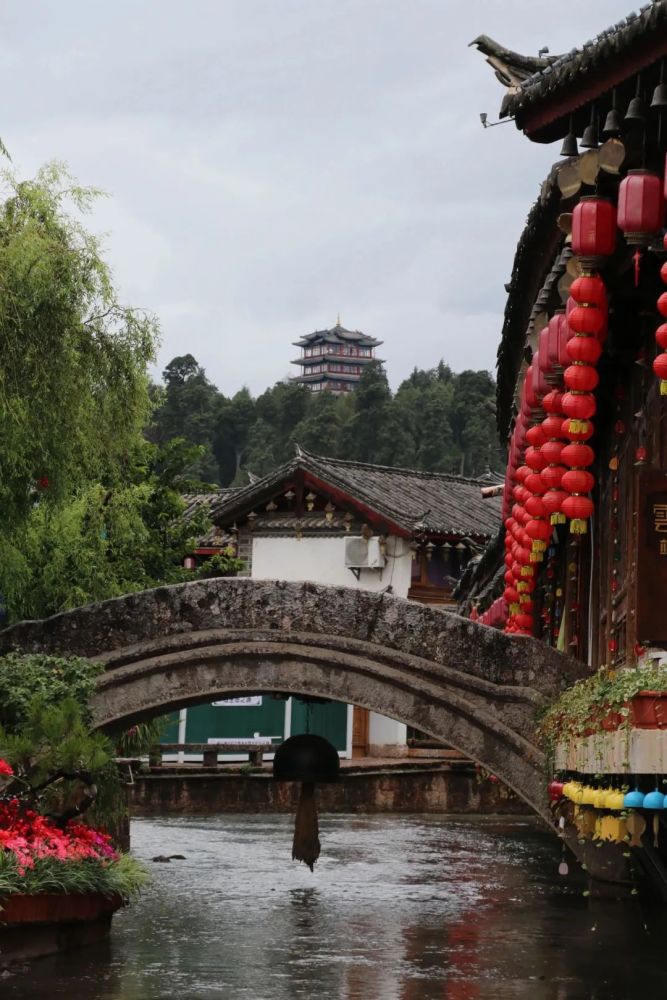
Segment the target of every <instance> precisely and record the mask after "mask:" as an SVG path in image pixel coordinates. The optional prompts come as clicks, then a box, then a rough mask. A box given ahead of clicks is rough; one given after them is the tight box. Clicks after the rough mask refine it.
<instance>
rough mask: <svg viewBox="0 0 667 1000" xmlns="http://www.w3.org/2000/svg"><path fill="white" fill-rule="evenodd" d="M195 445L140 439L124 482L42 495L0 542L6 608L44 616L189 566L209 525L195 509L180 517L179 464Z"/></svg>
mask: <svg viewBox="0 0 667 1000" xmlns="http://www.w3.org/2000/svg"><path fill="white" fill-rule="evenodd" d="M199 451H200V449H198V448H197V447H195V446H192V445H187V444H185V442H184V441H183V440H182V439H179V438H176V439H174V440H172V441H170V442H168V443H167V444H165V445H164V446H158V445H152V444H149V443H148V442H146V441H144V440H143V439H141V438H140V439H139V440H138V441H137V442H136V443H135V446H134V449H133V459H132V461H131V462H130V461H129V460H128V463H127V469H126V471H125V479H124V481H119V482H117V483H115V484H113V485H106V484H103V483H100V482H89V483H85V484H82V485H81V486H80V487H79V488H78V489H76V490H75V491H74V492H73V494H72V495H71V496H70V497H68V498H66V499H64V500H62V501H61V502H59V503H53V502H50V501H49V500H47V499H46V498H40V500H39V501H38V502H35V503H34V504H33V507H32V508H31V510H30V512H29V513H28V515H27V517H26V518H24V519H22V520H21V522H20V523H19V525H17V527H16V528H15V531H14V532H13V533H12V534H11V535H9V536H6V537H5V538H4V542H3V544H2V546H1V548H2V551H3V552H4V555H5V558H4V559H1V560H0V592H2V593H3V594H4V597H5V602H6V605H7V610H8V613H9V617H10V619H12V620H20V619H22V618H43V617H47V616H48V615H51V614H55V613H56V612H58V611H65V610H67V609H68V608H73V607H77V606H78V605H80V604H85V603H87V602H89V601H99V600H105V599H107V598H109V597H116V596H119V595H121V594H126V593H129V592H131V591H134V590H143V589H145V588H148V587H153V586H156V585H157V584H162V583H178V582H180V581H183V580H186V579H189V578H190V577H191V574H190V573H188V572H187V571H185V570H184V569H183V568H182V560H183V557H184V556H185V555H186V554H187V553H188V552H191V551H192V548H193V546H194V541H195V539H196V538H197V537H198V536H201V534H203V533H204V531H205V530H206V528H207V527H208V524H209V522H208V519H207V517H206V513H205V512H204V511H201V512H200V513H199V514H197V515H196V516H195V517H194V518H192V519H191V520H189V521H185V520H184V519H183V517H182V513H183V510H184V502H183V500H182V494H183V493H186V492H189V491H191V489H192V487H193V485H197V486H198V485H199V484H193V483H192V481H191V480H190V479H189V478H188V477H187V476H184V474H183V471H182V470H183V469H184V468H187V467H190V466H192V465H193V464H195V463H196V459H197V457H198V455H199Z"/></svg>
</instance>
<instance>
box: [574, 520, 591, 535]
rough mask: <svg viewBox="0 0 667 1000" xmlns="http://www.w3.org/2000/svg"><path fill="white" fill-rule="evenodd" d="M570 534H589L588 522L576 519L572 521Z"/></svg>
mask: <svg viewBox="0 0 667 1000" xmlns="http://www.w3.org/2000/svg"><path fill="white" fill-rule="evenodd" d="M570 532H571V534H573V535H585V534H586V533H587V532H588V521H584V520H583V519H582V518H580V517H574V518H572V520H571V521H570Z"/></svg>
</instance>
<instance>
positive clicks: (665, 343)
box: [653, 236, 667, 396]
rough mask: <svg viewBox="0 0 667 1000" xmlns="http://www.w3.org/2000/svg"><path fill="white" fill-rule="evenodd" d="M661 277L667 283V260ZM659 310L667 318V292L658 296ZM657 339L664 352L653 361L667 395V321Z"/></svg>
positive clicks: (663, 392) (656, 334) (666, 245)
mask: <svg viewBox="0 0 667 1000" xmlns="http://www.w3.org/2000/svg"><path fill="white" fill-rule="evenodd" d="M663 246H664V248H665V250H667V236H665V237H664V239H663ZM660 277H661V278H662V280H663V282H664V283H665V284H666V285H667V261H665V263H664V264H663V265H662V267H661V268H660ZM658 312H659V313H660V315H661V316H663V317H665V318H666V319H667V292H663V293H662V295H660V297H659V298H658ZM655 339H656V341H657V344H658V347H661V348H662V352H661V353H660V354H658V356H657V357H656V359H655V360H654V362H653V371H654V372H655V374H656V375H657V376H658V378H659V379H660V395H661V396H667V323H661V324H660V326H659V327H658V329H657V330H656V331H655Z"/></svg>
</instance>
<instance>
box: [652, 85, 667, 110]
mask: <svg viewBox="0 0 667 1000" xmlns="http://www.w3.org/2000/svg"><path fill="white" fill-rule="evenodd" d="M651 107H652V108H653V109H654V110H657V111H662V110H663V108H667V83H659V84H658V86H657V87H656V88H655V90H654V91H653V100H652V101H651Z"/></svg>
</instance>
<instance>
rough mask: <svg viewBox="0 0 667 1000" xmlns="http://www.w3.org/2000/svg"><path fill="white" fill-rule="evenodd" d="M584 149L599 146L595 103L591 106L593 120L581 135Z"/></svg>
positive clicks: (581, 143)
mask: <svg viewBox="0 0 667 1000" xmlns="http://www.w3.org/2000/svg"><path fill="white" fill-rule="evenodd" d="M579 145H580V146H581V148H582V149H597V148H598V130H597V127H596V125H595V105H594V104H593V105H592V107H591V120H590V122H589V123H588V125H587V126H586V128H585V129H584V134H583V135H582V137H581V142H580V143H579Z"/></svg>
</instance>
